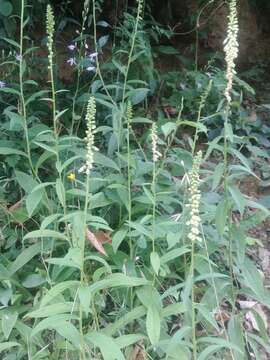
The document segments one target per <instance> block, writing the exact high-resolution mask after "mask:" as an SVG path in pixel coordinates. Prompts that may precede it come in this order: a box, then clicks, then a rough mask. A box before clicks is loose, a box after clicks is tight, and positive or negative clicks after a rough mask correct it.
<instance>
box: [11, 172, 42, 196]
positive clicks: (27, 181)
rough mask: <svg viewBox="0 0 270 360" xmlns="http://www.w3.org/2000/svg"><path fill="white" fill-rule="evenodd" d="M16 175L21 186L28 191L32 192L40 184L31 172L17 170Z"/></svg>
mask: <svg viewBox="0 0 270 360" xmlns="http://www.w3.org/2000/svg"><path fill="white" fill-rule="evenodd" d="M15 175H16V180H17V181H18V183H19V185H20V187H21V188H22V189H23V190H24V191H25V192H26V193H30V192H32V190H33V189H34V188H35V187H36V186H37V185H38V182H37V181H36V180H35V179H34V178H33V177H32V176H31V175H29V174H26V173H24V172H22V171H18V170H15Z"/></svg>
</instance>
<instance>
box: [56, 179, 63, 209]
mask: <svg viewBox="0 0 270 360" xmlns="http://www.w3.org/2000/svg"><path fill="white" fill-rule="evenodd" d="M55 190H56V194H57V196H58V199H59V201H60V204H61V205H62V206H63V208H65V206H66V194H65V188H64V185H63V183H62V181H61V179H57V180H56V183H55Z"/></svg>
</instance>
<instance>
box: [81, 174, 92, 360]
mask: <svg viewBox="0 0 270 360" xmlns="http://www.w3.org/2000/svg"><path fill="white" fill-rule="evenodd" d="M89 185H90V175H89V174H87V177H86V183H85V204H84V214H83V228H84V233H83V239H82V243H81V269H80V273H81V276H80V277H81V278H80V286H81V287H82V286H83V285H84V282H85V273H84V253H85V234H86V229H87V213H88V206H89V199H90V192H89ZM79 323H80V335H81V351H80V359H81V360H86V357H85V356H86V355H85V348H84V337H83V336H84V334H83V308H82V305H81V303H80V319H79Z"/></svg>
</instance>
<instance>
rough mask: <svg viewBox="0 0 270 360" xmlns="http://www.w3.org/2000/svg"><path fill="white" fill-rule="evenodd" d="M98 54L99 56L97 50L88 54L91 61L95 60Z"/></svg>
mask: <svg viewBox="0 0 270 360" xmlns="http://www.w3.org/2000/svg"><path fill="white" fill-rule="evenodd" d="M97 56H98V53H97V52H94V53H92V54H89V55H88V57H89V59H90V60H91V61H94V60H95V59H96V57H97Z"/></svg>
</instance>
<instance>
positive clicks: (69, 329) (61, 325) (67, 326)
mask: <svg viewBox="0 0 270 360" xmlns="http://www.w3.org/2000/svg"><path fill="white" fill-rule="evenodd" d="M51 328H52V329H55V330H56V331H57V332H58V334H59V335H61V336H62V337H64V338H65V339H67V340H68V341H69V342H70V343H71V344H73V345H74V347H75V348H77V349H79V348H80V343H81V335H80V333H79V331H78V330H77V329H76V327H75V326H74V325H73V324H72V323H71V322H70V321H62V322H60V321H58V322H57V323H52V324H51Z"/></svg>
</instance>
